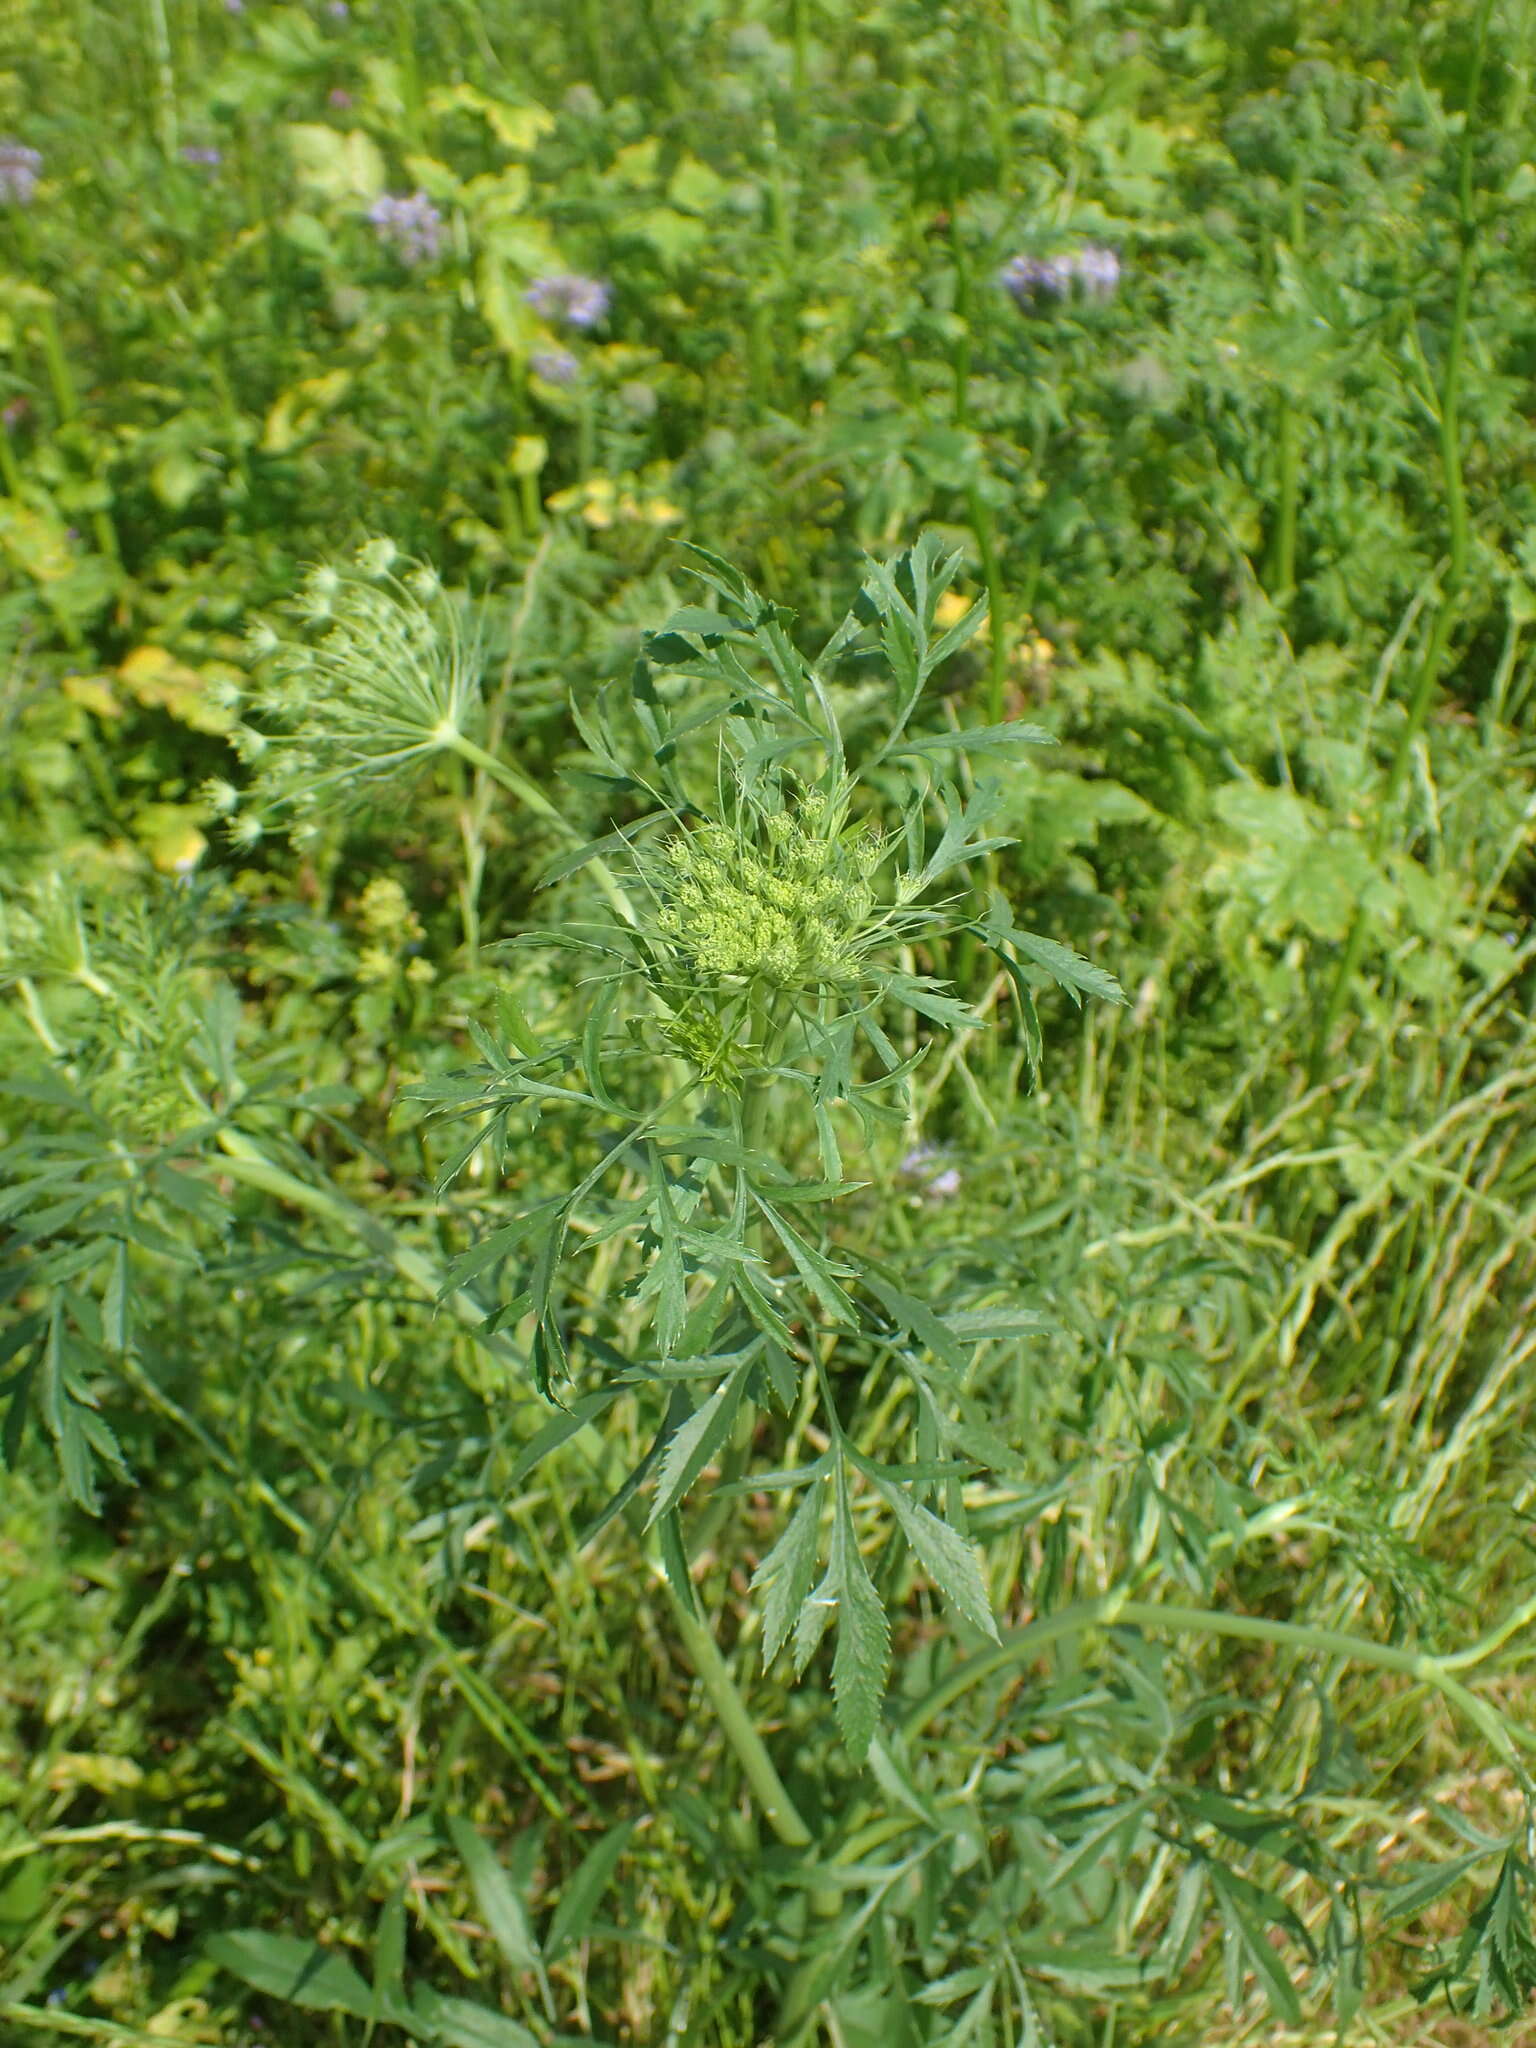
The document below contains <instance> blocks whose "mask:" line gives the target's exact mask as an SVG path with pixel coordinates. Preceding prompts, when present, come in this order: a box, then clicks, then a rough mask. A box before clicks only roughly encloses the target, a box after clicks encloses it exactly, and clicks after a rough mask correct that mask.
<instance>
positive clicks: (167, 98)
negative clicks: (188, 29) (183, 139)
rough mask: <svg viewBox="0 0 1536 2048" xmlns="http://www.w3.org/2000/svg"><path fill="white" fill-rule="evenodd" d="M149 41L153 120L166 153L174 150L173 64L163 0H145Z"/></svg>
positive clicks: (174, 90)
mask: <svg viewBox="0 0 1536 2048" xmlns="http://www.w3.org/2000/svg"><path fill="white" fill-rule="evenodd" d="M148 9H149V41H150V47H151V49H152V50H153V51H154V53H155V122H156V126H157V127H158V129H159V131H160V147H161V148H162V149H163V150H164V151H165V153H166V155H167V156H174V155H175V154H176V134H177V128H176V67H175V65H174V63H173V62H172V59H171V26H170V23H169V21H168V20H167V19H166V12H165V0H148Z"/></svg>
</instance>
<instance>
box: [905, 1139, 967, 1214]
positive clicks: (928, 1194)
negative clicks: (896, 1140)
mask: <svg viewBox="0 0 1536 2048" xmlns="http://www.w3.org/2000/svg"><path fill="white" fill-rule="evenodd" d="M943 1157H944V1155H943V1153H942V1152H940V1151H939V1150H938V1148H937V1147H936V1146H934V1145H914V1146H913V1148H912V1150H911V1151H910V1152H909V1153H908V1154H907V1156H906V1158H905V1159H903V1160H902V1162H901V1165H900V1166H899V1167H898V1168H897V1171H898V1172H899V1173H900V1174H901V1175H902V1177H903V1178H904V1179H906V1180H920V1181H922V1182H923V1183H924V1187H923V1195H924V1198H925V1199H926V1200H927V1201H930V1202H947V1201H948V1200H949V1199H950V1197H951V1196H953V1195H958V1194H959V1192H960V1169H959V1168H958V1167H957V1166H944V1167H941V1168H940V1171H938V1172H937V1173H935V1171H934V1168H935V1167H937V1166H939V1165H940V1162H941V1160H942V1159H943Z"/></svg>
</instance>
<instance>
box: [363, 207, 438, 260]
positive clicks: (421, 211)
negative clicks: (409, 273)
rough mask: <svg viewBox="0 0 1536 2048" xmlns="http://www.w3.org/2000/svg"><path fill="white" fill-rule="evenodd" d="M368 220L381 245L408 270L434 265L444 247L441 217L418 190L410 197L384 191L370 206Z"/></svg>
mask: <svg viewBox="0 0 1536 2048" xmlns="http://www.w3.org/2000/svg"><path fill="white" fill-rule="evenodd" d="M368 218H369V220H370V221H371V222H372V223H373V226H374V229H375V231H376V232H377V234H378V237H379V240H380V242H381V243H383V245H384V247H385V248H386V249H393V250H394V252H395V254H396V255H397V256H398V257H399V259H400V261H401V262H402V263H403V264H404V265H405V266H406V268H407V269H408V270H414V269H415V268H416V267H417V265H418V264H422V263H434V262H436V260H437V256H438V252H439V250H440V249H441V248H442V245H443V216H442V215H441V214H440V213H439V212H438V210H437V208H436V207H435V206H434V205H433V204H432V202H431V200H430V199H429V198H428V197H427V195H426V193H425V192H422V191H420V190H417V191H415V192H413V193H411V195H410V197H409V198H401V197H399V196H398V195H397V194H395V193H393V192H386V193H384V195H383V196H382V197H381V198H379V199H375V201H374V202H373V204H372V206H370V207H369V209H368Z"/></svg>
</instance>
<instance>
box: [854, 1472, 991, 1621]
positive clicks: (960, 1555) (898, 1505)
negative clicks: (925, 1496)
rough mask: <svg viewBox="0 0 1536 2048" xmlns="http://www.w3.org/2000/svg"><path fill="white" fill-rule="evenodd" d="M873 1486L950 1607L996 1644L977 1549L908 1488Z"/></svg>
mask: <svg viewBox="0 0 1536 2048" xmlns="http://www.w3.org/2000/svg"><path fill="white" fill-rule="evenodd" d="M874 1485H875V1488H876V1490H877V1491H878V1492H879V1494H880V1496H881V1498H882V1499H884V1500H885V1501H887V1502H888V1503H889V1504H890V1508H891V1512H892V1513H893V1514H894V1515H895V1517H896V1521H897V1524H898V1526H899V1527H900V1529H901V1533H902V1534H903V1535H904V1536H905V1537H906V1539H907V1541H908V1542H909V1543H910V1544H911V1546H912V1549H913V1552H914V1554H915V1555H916V1557H917V1560H918V1562H919V1564H921V1566H922V1567H923V1570H924V1571H925V1572H926V1573H927V1574H928V1576H929V1578H930V1579H932V1581H933V1583H934V1585H935V1586H937V1587H938V1589H939V1591H940V1592H941V1593H942V1594H943V1596H944V1598H945V1599H946V1600H947V1601H948V1602H949V1604H950V1606H951V1607H953V1608H954V1609H955V1612H956V1613H957V1614H963V1615H964V1616H965V1618H966V1620H967V1621H968V1622H970V1623H971V1625H972V1627H973V1628H979V1629H980V1630H981V1632H982V1634H983V1635H987V1636H990V1637H991V1638H992V1640H993V1642H994V1643H995V1642H997V1641H998V1640H999V1637H998V1633H997V1623H996V1621H995V1620H994V1619H993V1615H992V1602H991V1600H990V1599H989V1598H988V1597H987V1587H986V1581H985V1580H984V1579H983V1578H982V1575H981V1566H980V1564H979V1563H978V1562H977V1559H976V1552H975V1549H974V1547H973V1546H972V1545H971V1544H969V1543H967V1541H966V1540H965V1538H964V1537H963V1536H962V1535H961V1534H960V1533H959V1531H958V1530H956V1529H952V1528H951V1527H950V1526H949V1524H948V1522H944V1521H941V1520H940V1519H939V1517H938V1516H937V1515H936V1514H934V1513H933V1512H932V1511H931V1510H930V1509H928V1508H925V1507H922V1506H920V1505H919V1503H918V1502H917V1501H915V1500H913V1499H912V1497H911V1495H910V1494H909V1493H908V1492H907V1490H906V1488H905V1487H901V1486H891V1485H889V1484H887V1483H886V1482H884V1481H882V1480H879V1479H876V1480H875V1481H874Z"/></svg>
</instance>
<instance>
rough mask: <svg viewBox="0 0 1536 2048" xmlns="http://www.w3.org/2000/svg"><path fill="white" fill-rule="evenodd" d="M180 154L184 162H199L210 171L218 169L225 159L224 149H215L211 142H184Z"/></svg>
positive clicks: (198, 163)
mask: <svg viewBox="0 0 1536 2048" xmlns="http://www.w3.org/2000/svg"><path fill="white" fill-rule="evenodd" d="M180 155H181V160H182V162H183V163H184V164H197V165H199V166H201V168H202V169H204V170H208V171H216V170H217V169H218V167H219V165H220V164H221V163H223V161H224V153H223V151H222V150H218V149H215V148H214V146H213V144H212V143H211V142H188V143H184V144H183V145H182V148H181V151H180Z"/></svg>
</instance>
